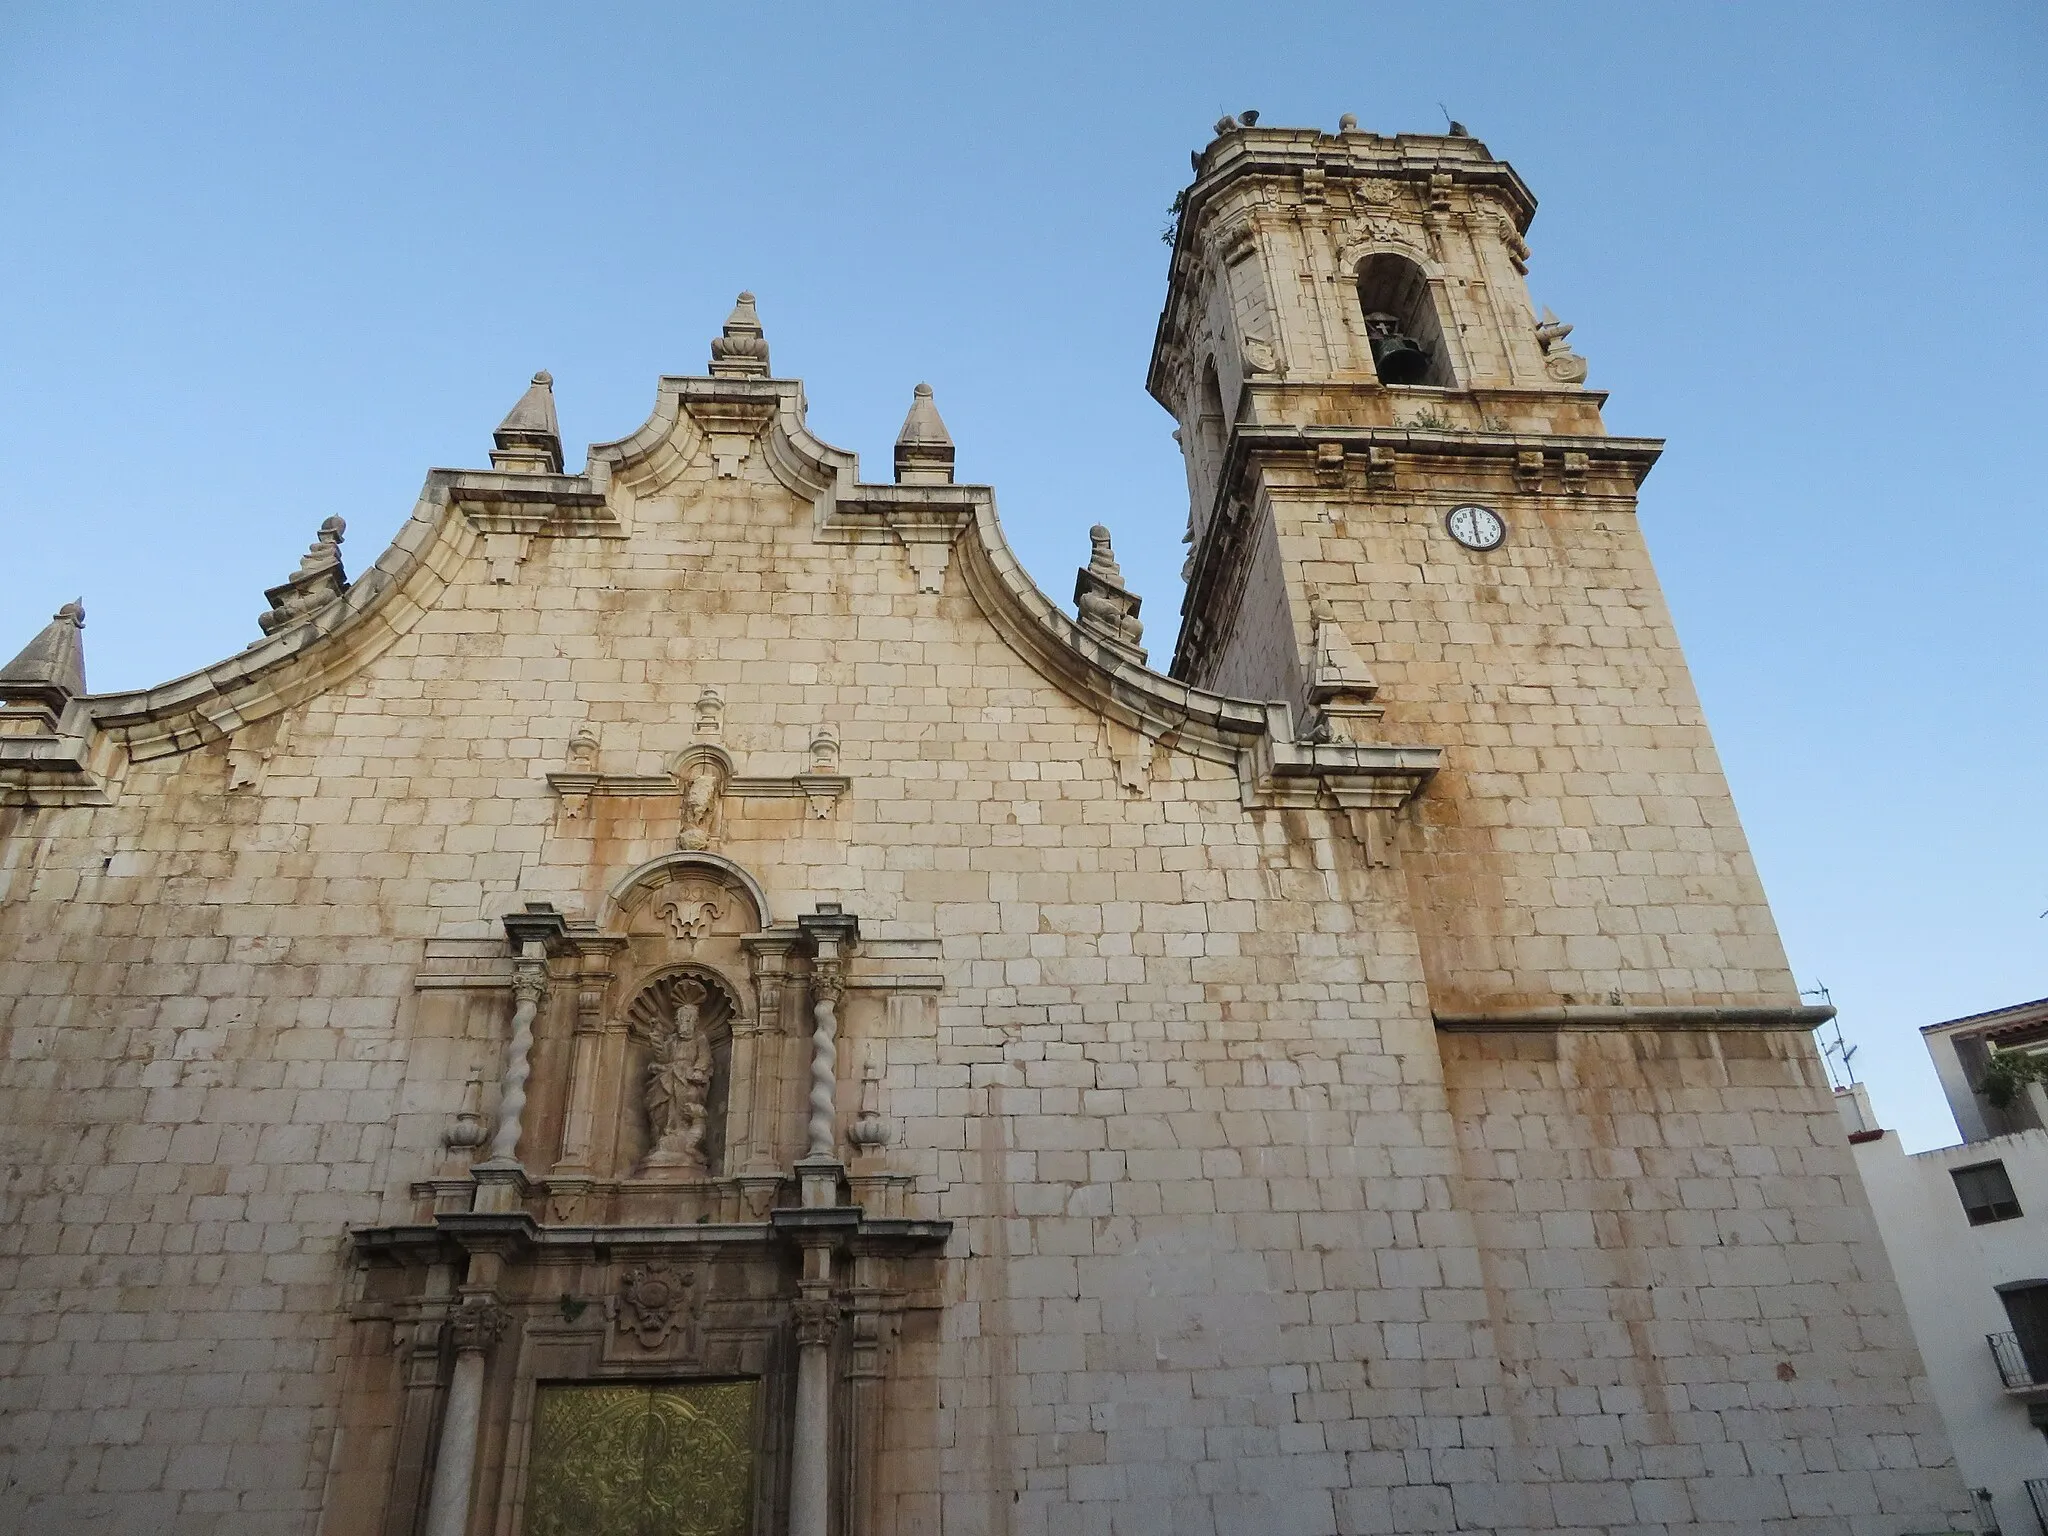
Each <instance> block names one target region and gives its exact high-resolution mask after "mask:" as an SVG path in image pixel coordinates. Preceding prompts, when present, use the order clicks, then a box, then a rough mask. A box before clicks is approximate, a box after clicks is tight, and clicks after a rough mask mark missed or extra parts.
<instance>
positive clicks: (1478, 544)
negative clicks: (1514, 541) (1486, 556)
mask: <svg viewBox="0 0 2048 1536" xmlns="http://www.w3.org/2000/svg"><path fill="white" fill-rule="evenodd" d="M1444 528H1445V530H1446V531H1447V532H1448V533H1449V534H1450V536H1451V537H1452V538H1454V539H1456V540H1457V541H1458V542H1459V543H1460V544H1462V545H1464V546H1465V547H1466V548H1467V549H1499V548H1500V546H1501V543H1502V541H1503V540H1505V539H1506V538H1507V536H1508V525H1507V524H1506V523H1505V522H1504V521H1502V519H1501V515H1500V514H1499V513H1498V512H1496V511H1494V510H1493V508H1491V507H1480V506H1464V507H1453V508H1451V511H1450V515H1449V516H1447V517H1446V518H1445V519H1444Z"/></svg>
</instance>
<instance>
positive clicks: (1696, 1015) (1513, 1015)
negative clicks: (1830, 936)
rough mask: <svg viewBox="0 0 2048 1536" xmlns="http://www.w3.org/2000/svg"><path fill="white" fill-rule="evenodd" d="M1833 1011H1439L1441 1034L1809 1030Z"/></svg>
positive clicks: (1582, 1007) (1587, 1007) (1575, 1007)
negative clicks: (1624, 1030)
mask: <svg viewBox="0 0 2048 1536" xmlns="http://www.w3.org/2000/svg"><path fill="white" fill-rule="evenodd" d="M1834 1016H1835V1010H1834V1009H1833V1008H1829V1007H1824V1006H1818V1005H1816V1006H1812V1007H1808V1006H1804V1005H1802V1006H1800V1007H1796V1008H1791V1007H1767V1008H1765V1007H1734V1006H1729V1007H1721V1006H1710V1007H1701V1008H1692V1007H1684V1006H1675V1007H1656V1006H1653V1007H1643V1008H1630V1007H1618V1006H1615V1007H1610V1006H1606V1005H1596V1004H1591V1003H1588V1004H1572V1005H1568V1006H1566V1007H1563V1008H1503V1009H1500V1010H1499V1011H1497V1012H1488V1013H1439V1014H1436V1015H1435V1019H1436V1027H1437V1028H1438V1029H1439V1030H1441V1031H1442V1032H1443V1033H1445V1034H1453V1035H1486V1034H1515V1033H1542V1032H1549V1031H1555V1030H1581V1029H1797V1030H1808V1029H1813V1028H1815V1027H1816V1026H1818V1025H1821V1024H1825V1023H1827V1021H1828V1020H1829V1019H1832V1018H1833V1017H1834Z"/></svg>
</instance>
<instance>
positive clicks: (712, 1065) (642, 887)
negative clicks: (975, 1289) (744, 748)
mask: <svg viewBox="0 0 2048 1536" xmlns="http://www.w3.org/2000/svg"><path fill="white" fill-rule="evenodd" d="M763 906H764V903H763V901H762V899H761V896H760V893H759V888H758V887H757V886H756V885H755V884H754V882H753V881H752V880H751V879H750V878H749V877H748V876H747V875H746V874H745V872H744V871H742V870H741V869H739V868H738V866H736V865H733V864H731V863H730V862H728V861H727V860H724V859H722V858H720V857H719V856H718V855H716V854H711V853H702V852H681V853H675V854H670V855H667V856H666V857H664V858H661V859H657V860H655V861H653V862H652V863H651V864H648V865H644V866H642V867H641V868H640V869H639V870H636V871H634V872H633V874H632V875H630V876H628V877H627V878H626V880H625V881H624V882H622V884H621V886H620V887H619V888H618V889H616V890H615V892H614V896H613V901H612V903H611V910H610V912H609V914H608V921H606V922H604V923H603V924H602V925H601V926H600V931H599V932H598V933H597V934H596V935H594V936H589V937H586V938H584V939H583V941H582V942H581V943H580V945H579V946H578V947H579V949H580V951H581V958H580V973H579V975H578V978H577V982H578V985H577V988H576V993H577V997H576V1006H575V1010H574V1017H573V1019H567V1018H563V1017H562V1016H561V1010H556V1011H555V1013H554V1016H553V1018H552V1020H551V1022H552V1024H553V1026H554V1033H555V1035H556V1038H557V1039H558V1040H561V1037H562V1035H563V1032H564V1029H565V1027H566V1034H567V1039H566V1041H565V1042H563V1043H564V1044H565V1045H566V1048H565V1049H564V1048H558V1049H556V1050H554V1051H552V1052H549V1053H548V1055H549V1059H550V1062H551V1064H553V1065H554V1066H555V1067H556V1074H557V1076H558V1077H559V1080H560V1081H559V1086H558V1088H556V1089H555V1091H554V1092H552V1093H551V1094H550V1097H551V1098H552V1099H554V1100H555V1101H556V1102H558V1103H559V1111H558V1113H557V1114H555V1115H553V1116H550V1117H548V1120H549V1121H550V1122H552V1124H551V1125H545V1126H544V1127H542V1128H537V1129H538V1131H539V1138H540V1139H548V1138H547V1132H548V1130H549V1129H552V1130H553V1131H554V1132H555V1134H554V1135H553V1137H552V1138H551V1139H552V1140H553V1141H554V1145H552V1146H543V1147H538V1148H535V1149H533V1152H529V1153H528V1154H527V1155H526V1156H525V1158H524V1161H525V1162H526V1165H527V1167H528V1169H529V1170H530V1171H532V1170H536V1169H540V1168H545V1169H546V1170H547V1172H546V1174H545V1175H544V1176H542V1177H540V1178H538V1179H537V1180H536V1181H535V1186H534V1187H535V1193H536V1195H537V1196H538V1197H539V1200H538V1202H537V1208H536V1209H535V1211H534V1214H535V1215H537V1216H541V1217H542V1218H543V1219H546V1220H551V1221H556V1222H581V1223H593V1224H599V1225H609V1224H615V1223H621V1222H623V1223H646V1222H691V1221H703V1220H709V1221H759V1220H762V1219H764V1218H765V1216H766V1214H767V1212H768V1211H769V1210H770V1209H771V1208H772V1207H773V1206H774V1205H775V1204H776V1203H777V1200H778V1197H779V1195H780V1194H782V1193H783V1191H781V1189H780V1186H781V1184H782V1182H783V1170H785V1169H787V1168H788V1166H789V1164H790V1162H791V1160H792V1159H793V1157H794V1156H795V1153H796V1150H797V1149H796V1148H795V1146H794V1145H793V1140H794V1136H795V1131H796V1127H795V1119H796V1112H797V1110H798V1108H799V1107H800V1104H801V1097H802V1095H801V1088H802V1079H803V1074H804V1072H805V1071H806V1068H807V1064H808V1053H809V1048H810V1034H809V1029H808V1027H807V1026H806V1024H805V1019H806V1016H807V1012H808V1010H807V1008H806V1006H805V1002H804V999H805V997H806V995H807V990H808V981H809V974H810V962H809V959H808V956H807V949H808V944H807V940H806V938H805V935H804V934H803V932H802V931H801V930H800V929H799V928H796V927H794V926H791V927H775V926H772V925H771V924H769V923H768V922H767V921H766V918H765V914H764V912H763V910H762V909H763ZM534 1152H537V1153H539V1155H538V1156H535V1155H533V1153H534Z"/></svg>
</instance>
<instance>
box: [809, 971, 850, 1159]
mask: <svg viewBox="0 0 2048 1536" xmlns="http://www.w3.org/2000/svg"><path fill="white" fill-rule="evenodd" d="M844 986H845V976H844V967H843V964H842V962H841V961H840V959H839V957H838V956H837V955H836V954H834V955H831V956H829V957H828V956H826V955H823V954H820V955H819V957H818V958H817V960H816V961H815V962H814V964H813V966H812V970H811V1019H812V1024H811V1095H810V1102H811V1119H810V1124H809V1126H808V1128H807V1135H808V1138H809V1143H810V1145H809V1147H808V1148H807V1149H806V1151H805V1152H804V1156H806V1157H825V1158H829V1157H831V1156H832V1154H833V1152H834V1151H835V1150H836V1148H837V1146H838V1141H839V1138H838V1136H837V1134H836V1126H837V1123H838V1112H837V1109H836V1108H835V1106H834V1103H833V1098H834V1095H835V1093H836V1091H837V1086H838V1071H839V995H840V992H841V990H842V988H843V987H844Z"/></svg>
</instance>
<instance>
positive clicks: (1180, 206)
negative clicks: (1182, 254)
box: [1159, 187, 1188, 245]
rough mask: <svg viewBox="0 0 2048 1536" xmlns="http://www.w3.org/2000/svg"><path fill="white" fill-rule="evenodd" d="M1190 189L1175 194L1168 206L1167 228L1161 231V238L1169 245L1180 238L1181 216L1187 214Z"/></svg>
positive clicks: (1183, 189) (1183, 188)
mask: <svg viewBox="0 0 2048 1536" xmlns="http://www.w3.org/2000/svg"><path fill="white" fill-rule="evenodd" d="M1187 208H1188V189H1187V188H1186V187H1182V188H1181V189H1180V190H1179V191H1178V192H1176V193H1174V194H1173V201H1172V202H1170V203H1168V204H1167V205H1166V227H1165V228H1164V229H1162V230H1160V231H1159V238H1160V239H1161V240H1163V241H1165V242H1166V243H1167V244H1168V245H1171V244H1173V242H1174V241H1176V240H1178V239H1179V238H1180V216H1181V215H1182V214H1183V213H1186V212H1187Z"/></svg>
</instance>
